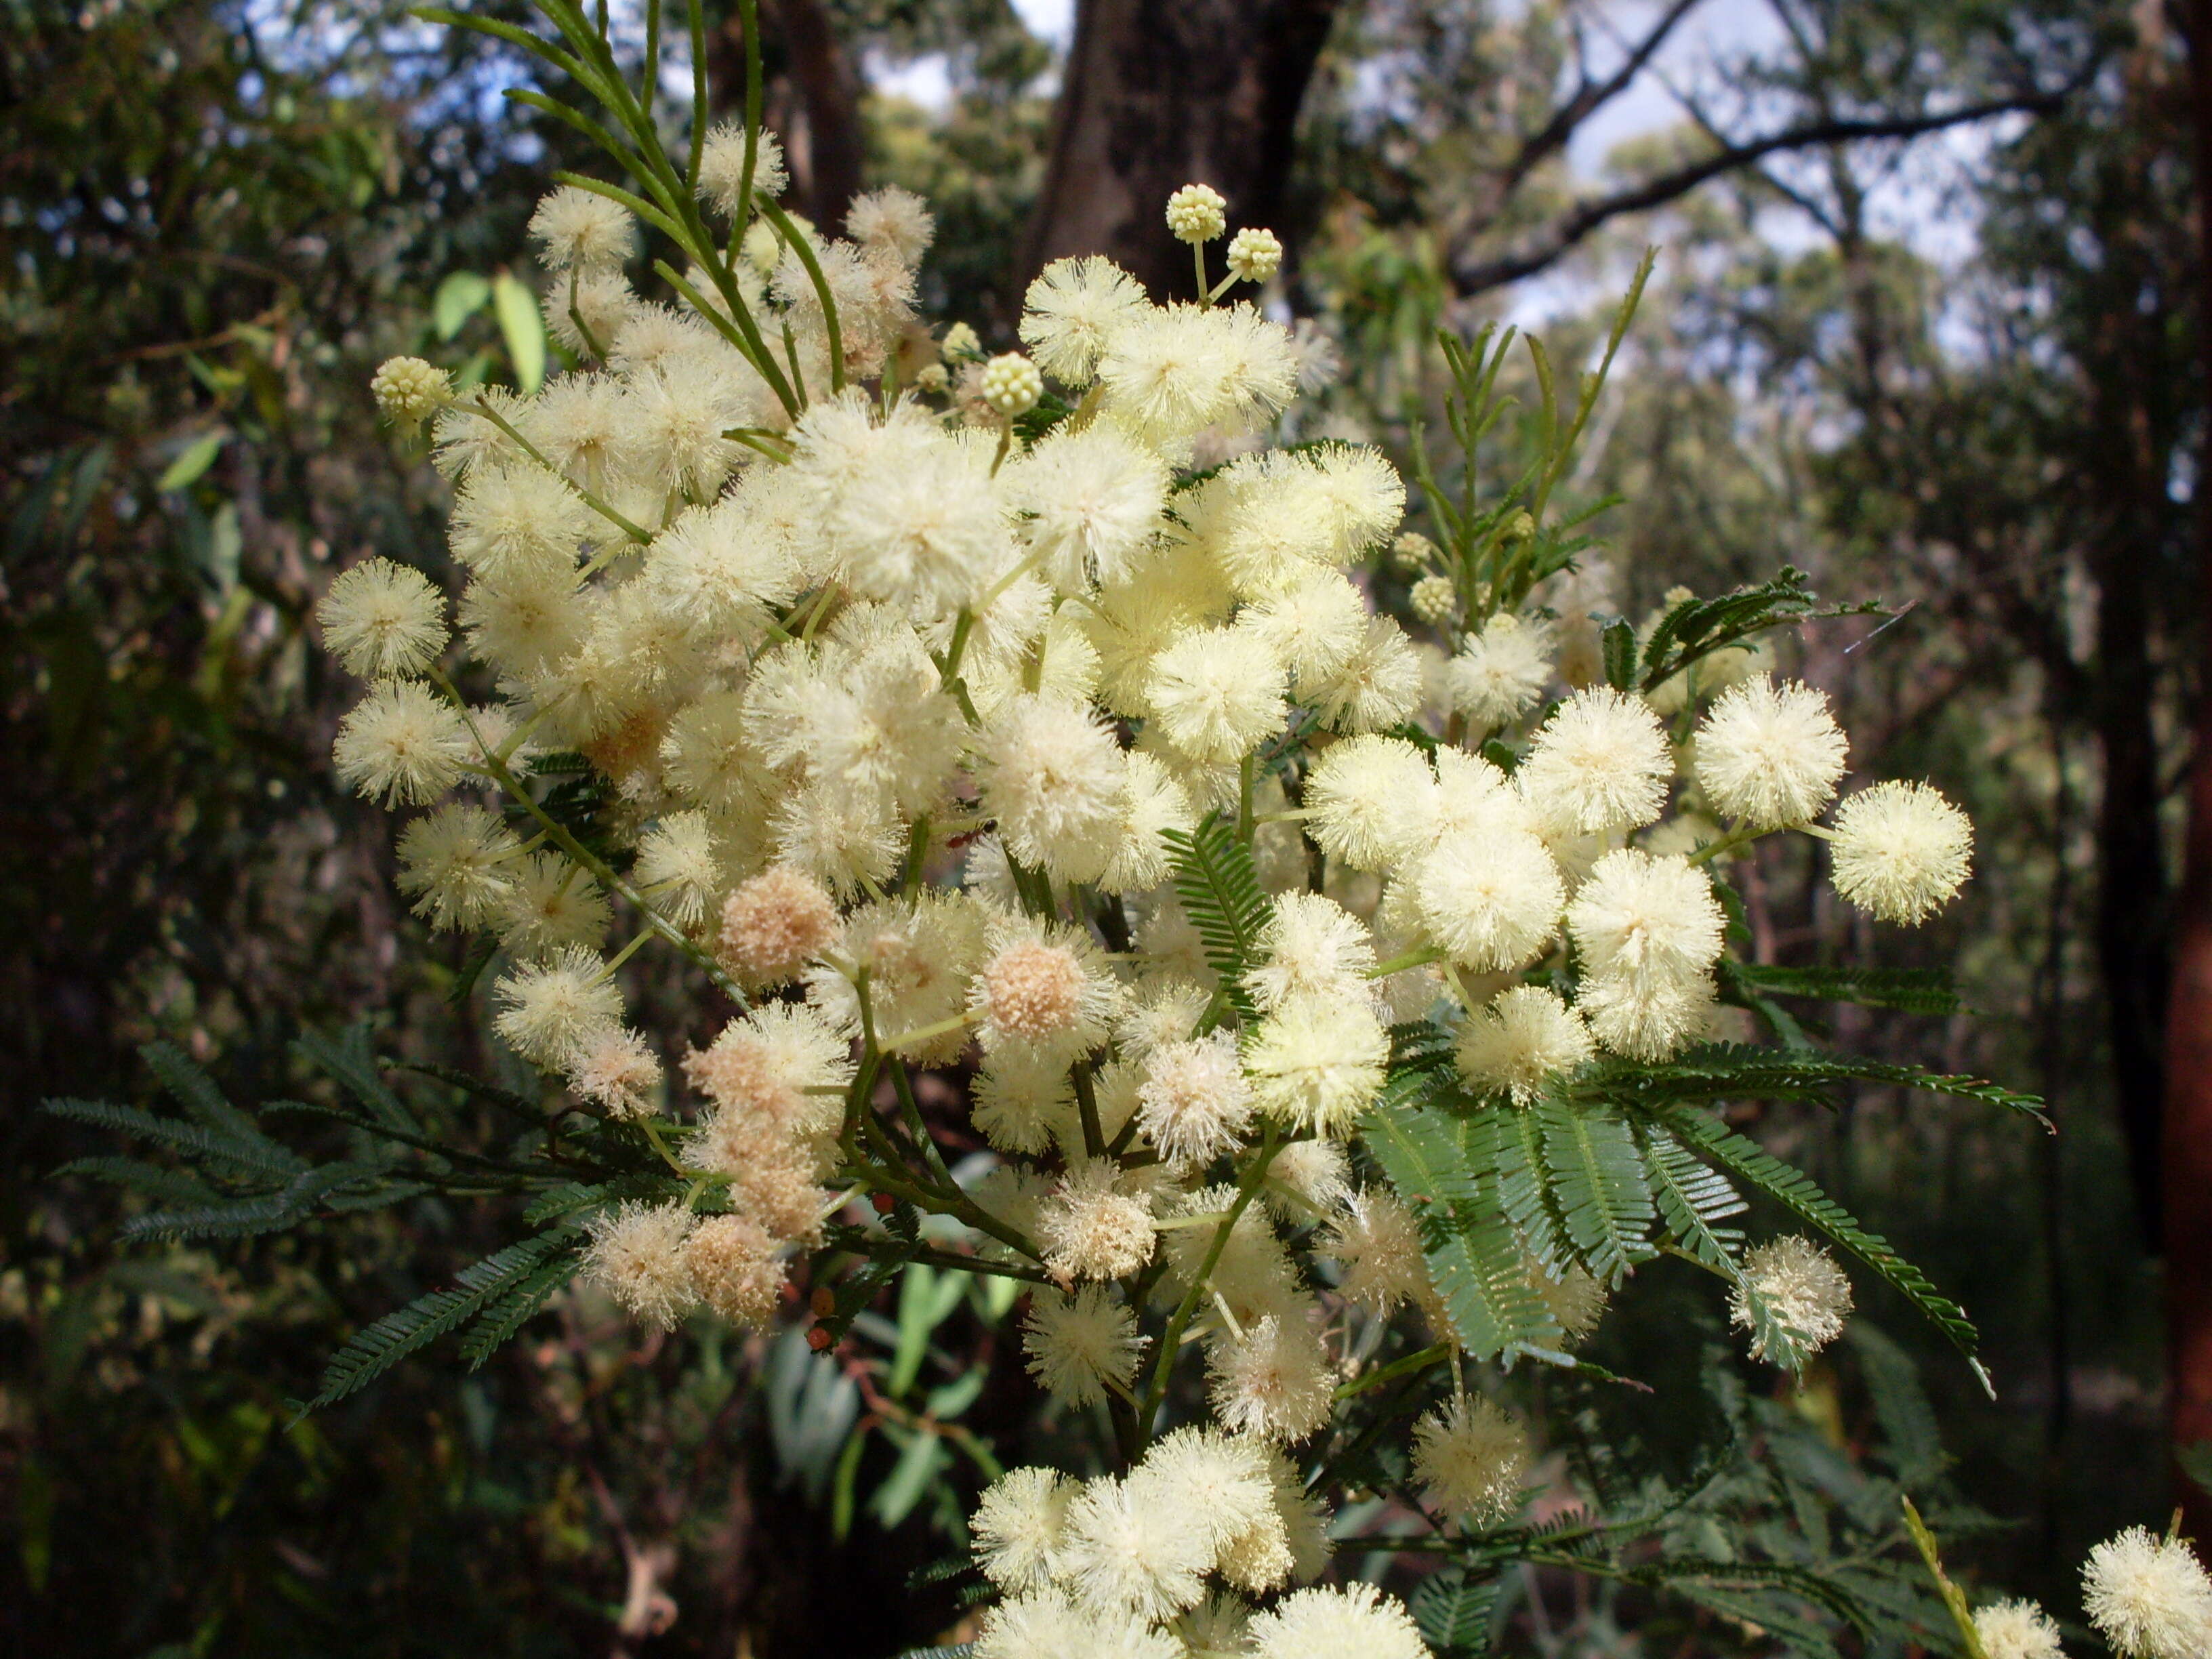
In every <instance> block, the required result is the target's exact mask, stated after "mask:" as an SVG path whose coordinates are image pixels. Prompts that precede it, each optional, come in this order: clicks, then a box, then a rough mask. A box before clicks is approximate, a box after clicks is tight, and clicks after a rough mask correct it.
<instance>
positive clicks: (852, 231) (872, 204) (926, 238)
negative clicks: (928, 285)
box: [845, 185, 937, 265]
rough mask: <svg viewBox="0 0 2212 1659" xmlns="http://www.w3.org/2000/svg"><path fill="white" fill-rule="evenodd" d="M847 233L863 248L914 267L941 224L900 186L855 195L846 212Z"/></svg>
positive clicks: (924, 206) (909, 192)
mask: <svg viewBox="0 0 2212 1659" xmlns="http://www.w3.org/2000/svg"><path fill="white" fill-rule="evenodd" d="M845 234H847V235H848V236H850V237H851V238H852V239H853V240H854V241H856V242H858V243H859V244H860V246H862V247H864V248H867V249H869V250H870V251H872V252H878V251H879V252H884V253H887V254H889V255H890V256H891V257H892V258H895V259H896V260H897V261H898V262H899V264H902V265H910V264H914V263H915V261H916V260H918V259H920V258H921V256H922V254H923V253H924V252H926V251H927V249H928V246H929V245H930V243H931V242H932V241H933V240H935V238H936V235H937V221H936V220H935V219H934V218H933V216H931V214H930V211H929V208H928V206H927V204H925V203H924V202H923V201H922V199H921V197H919V196H917V195H915V193H914V192H913V191H910V190H901V189H900V188H899V187H898V186H897V185H884V187H883V188H882V189H881V190H872V191H868V192H867V193H866V195H862V196H855V197H854V198H853V205H852V206H851V207H850V208H848V209H847V210H846V212H845Z"/></svg>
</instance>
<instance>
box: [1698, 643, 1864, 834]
mask: <svg viewBox="0 0 2212 1659" xmlns="http://www.w3.org/2000/svg"><path fill="white" fill-rule="evenodd" d="M1849 748H1850V745H1849V744H1847V743H1846V742H1845V740H1844V734H1843V732H1842V730H1841V728H1840V727H1838V726H1837V724H1836V722H1835V720H1834V718H1833V717H1832V715H1830V714H1829V713H1828V699H1827V696H1826V694H1825V693H1823V692H1820V691H1815V690H1813V689H1812V688H1811V687H1809V686H1805V685H1798V684H1790V685H1784V686H1782V687H1780V688H1779V689H1778V688H1777V687H1776V685H1775V684H1774V682H1773V680H1772V679H1771V678H1768V677H1767V676H1765V675H1764V674H1762V675H1760V676H1759V678H1756V679H1750V680H1746V681H1745V682H1744V683H1743V684H1741V685H1738V686H1735V687H1732V688H1730V689H1729V690H1727V691H1724V692H1723V693H1722V694H1721V696H1719V697H1718V698H1717V700H1716V701H1715V702H1714V703H1713V706H1712V708H1711V712H1710V713H1708V714H1706V716H1705V723H1704V724H1703V725H1702V726H1699V728H1698V783H1699V787H1701V788H1703V789H1704V791H1705V799H1706V800H1707V801H1709V802H1710V803H1711V805H1712V808H1713V810H1714V811H1716V812H1717V813H1719V814H1720V815H1721V816H1722V817H1726V818H1741V820H1743V822H1744V823H1746V824H1747V825H1748V826H1749V827H1750V828H1752V829H1781V828H1783V827H1784V826H1785V825H1788V824H1793V823H1805V822H1806V821H1807V820H1808V819H1809V818H1811V817H1814V816H1815V815H1816V814H1817V813H1818V812H1819V811H1820V809H1821V808H1822V807H1824V806H1826V805H1827V804H1828V803H1829V802H1830V801H1831V800H1832V799H1835V794H1836V781H1837V780H1838V778H1840V777H1842V776H1843V775H1844V756H1845V754H1846V753H1847V752H1848V750H1849Z"/></svg>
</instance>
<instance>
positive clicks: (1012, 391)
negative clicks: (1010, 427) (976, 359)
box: [983, 351, 1044, 420]
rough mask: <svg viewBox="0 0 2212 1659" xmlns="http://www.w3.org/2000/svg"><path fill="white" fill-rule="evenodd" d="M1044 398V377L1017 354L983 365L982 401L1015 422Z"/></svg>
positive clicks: (1028, 361)
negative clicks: (1014, 419) (1016, 418)
mask: <svg viewBox="0 0 2212 1659" xmlns="http://www.w3.org/2000/svg"><path fill="white" fill-rule="evenodd" d="M1043 396H1044V376H1043V375H1042V374H1039V373H1037V366H1036V364H1035V363H1033V362H1030V360H1029V359H1028V358H1026V357H1024V356H1022V354H1021V353H1020V352H1018V351H1002V352H1000V354H999V355H998V356H995V357H994V358H992V359H991V361H990V362H987V363H986V364H984V365H983V401H984V402H985V403H987V404H990V405H991V407H992V408H994V409H995V410H998V411H999V413H1000V414H1001V415H1004V416H1006V418H1007V419H1009V420H1012V418H1013V417H1014V416H1017V415H1026V414H1028V413H1029V412H1030V410H1033V409H1035V408H1036V406H1037V399H1038V398H1042V397H1043Z"/></svg>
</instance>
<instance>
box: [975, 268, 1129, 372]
mask: <svg viewBox="0 0 2212 1659" xmlns="http://www.w3.org/2000/svg"><path fill="white" fill-rule="evenodd" d="M1022 305H1023V308H1024V309H1023V314H1022V326H1021V336H1022V343H1023V344H1024V345H1025V346H1027V347H1029V349H1030V350H1031V351H1032V352H1034V353H1035V354H1036V362H1037V366H1038V367H1039V368H1042V369H1043V370H1044V372H1045V373H1046V374H1049V375H1051V376H1053V378H1054V379H1055V380H1062V381H1065V382H1066V384H1067V385H1069V386H1085V385H1088V384H1089V383H1090V380H1091V375H1092V374H1093V373H1095V372H1096V370H1097V366H1098V354H1099V353H1100V352H1101V351H1103V350H1104V349H1105V347H1106V337H1107V336H1108V335H1109V333H1111V332H1112V331H1114V330H1115V329H1116V328H1118V327H1120V326H1121V325H1122V324H1123V323H1124V322H1126V321H1127V320H1128V319H1129V318H1130V317H1131V316H1132V315H1133V314H1135V313H1139V312H1143V311H1146V310H1147V309H1149V308H1150V302H1149V301H1146V298H1145V289H1144V285H1143V284H1142V283H1139V282H1138V281H1137V279H1136V278H1135V277H1133V276H1131V275H1129V273H1128V272H1127V271H1126V270H1122V269H1121V266H1119V265H1117V264H1115V263H1114V262H1113V261H1112V260H1111V259H1109V258H1106V257H1105V256H1104V255H1103V254H1097V253H1086V254H1085V255H1083V256H1082V257H1081V258H1075V259H1055V260H1054V261H1053V262H1052V263H1051V264H1048V265H1047V266H1046V267H1045V268H1044V270H1042V271H1041V272H1040V273H1038V275H1037V276H1036V280H1035V281H1033V282H1032V283H1030V286H1029V292H1028V293H1027V294H1026V295H1024V296H1023V298H1022ZM945 343H946V345H947V346H948V347H950V345H951V336H950V335H947V336H946V337H945Z"/></svg>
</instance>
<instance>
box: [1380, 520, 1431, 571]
mask: <svg viewBox="0 0 2212 1659" xmlns="http://www.w3.org/2000/svg"><path fill="white" fill-rule="evenodd" d="M1390 557H1391V561H1392V562H1394V563H1395V564H1396V565H1397V567H1398V568H1399V569H1401V570H1403V571H1406V572H1407V573H1408V574H1411V573H1412V572H1413V571H1416V570H1426V569H1427V568H1429V567H1430V566H1431V565H1432V564H1434V563H1436V562H1437V544H1435V543H1434V542H1432V541H1431V540H1430V539H1429V538H1427V537H1426V536H1424V535H1423V534H1421V532H1419V531H1418V530H1408V531H1406V532H1403V533H1402V534H1401V535H1400V536H1399V538H1398V539H1397V540H1396V541H1395V542H1393V543H1391V544H1390Z"/></svg>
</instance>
